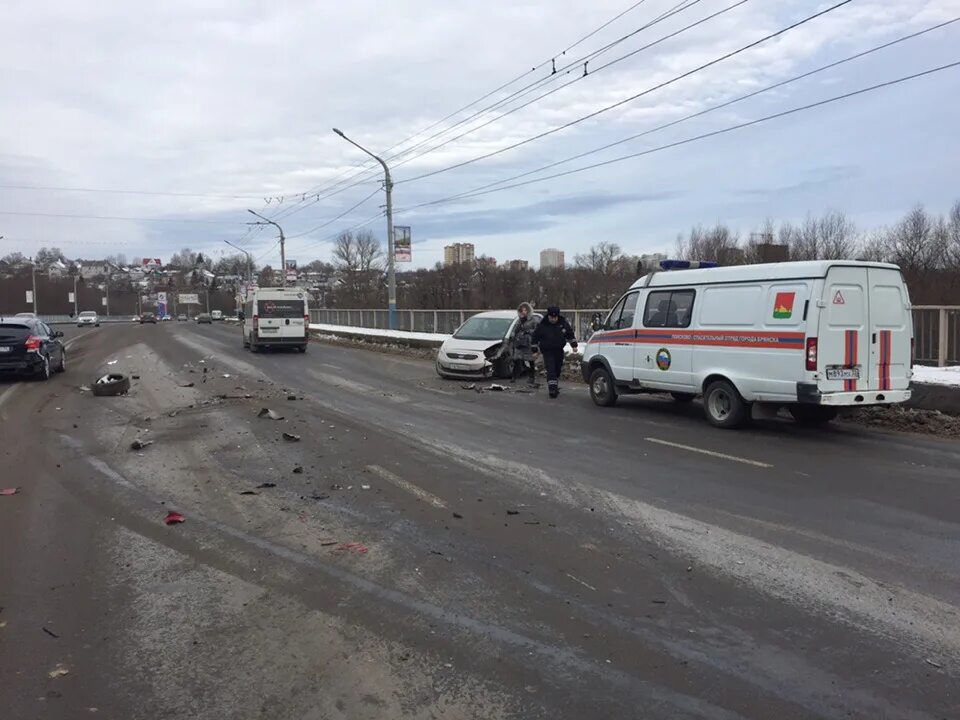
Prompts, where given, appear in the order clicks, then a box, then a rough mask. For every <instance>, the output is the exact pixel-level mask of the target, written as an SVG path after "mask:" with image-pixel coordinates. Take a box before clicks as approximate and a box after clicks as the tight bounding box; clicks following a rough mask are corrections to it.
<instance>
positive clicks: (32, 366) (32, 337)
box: [0, 318, 67, 380]
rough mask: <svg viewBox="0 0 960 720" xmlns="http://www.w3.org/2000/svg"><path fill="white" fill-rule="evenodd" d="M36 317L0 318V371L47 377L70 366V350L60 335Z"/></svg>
mask: <svg viewBox="0 0 960 720" xmlns="http://www.w3.org/2000/svg"><path fill="white" fill-rule="evenodd" d="M62 337H63V333H62V332H60V331H59V330H51V329H50V327H49V326H47V324H46V323H43V322H40V321H39V320H36V319H34V318H11V319H2V318H0V373H2V374H15V375H32V376H34V377H37V378H40V379H41V380H48V379H49V378H50V375H51V374H52V373H55V372H63V371H64V370H66V369H67V353H66V350H64V348H63V342H62V341H61V340H60V338H62Z"/></svg>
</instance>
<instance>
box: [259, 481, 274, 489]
mask: <svg viewBox="0 0 960 720" xmlns="http://www.w3.org/2000/svg"><path fill="white" fill-rule="evenodd" d="M276 486H277V484H276V483H272V482H262V483H260V484H259V485H257V489H260V488H272V487H276Z"/></svg>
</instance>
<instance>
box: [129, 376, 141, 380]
mask: <svg viewBox="0 0 960 720" xmlns="http://www.w3.org/2000/svg"><path fill="white" fill-rule="evenodd" d="M130 379H131V380H139V379H140V376H139V375H131V376H130Z"/></svg>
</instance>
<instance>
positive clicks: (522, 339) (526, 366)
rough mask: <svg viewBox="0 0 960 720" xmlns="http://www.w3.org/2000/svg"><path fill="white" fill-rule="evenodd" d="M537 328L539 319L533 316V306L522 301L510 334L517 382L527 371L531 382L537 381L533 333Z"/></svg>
mask: <svg viewBox="0 0 960 720" xmlns="http://www.w3.org/2000/svg"><path fill="white" fill-rule="evenodd" d="M536 329H537V320H536V318H535V317H533V306H532V305H530V303H526V302H525V303H520V307H518V308H517V324H516V325H514V326H513V334H512V335H511V336H510V357H511V359H512V360H513V377H512V378H511V380H510V382H516V381H517V379H518V378H519V377H520V376H521V375H523V374H524V373H525V372H529V373H530V384H531V385H533V384H534V383H536V381H537V371H536V367H535V366H534V364H533V333H534V331H535V330H536Z"/></svg>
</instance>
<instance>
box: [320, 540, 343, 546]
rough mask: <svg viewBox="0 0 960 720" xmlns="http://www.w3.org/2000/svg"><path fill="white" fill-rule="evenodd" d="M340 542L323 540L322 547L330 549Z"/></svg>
mask: <svg viewBox="0 0 960 720" xmlns="http://www.w3.org/2000/svg"><path fill="white" fill-rule="evenodd" d="M338 542H340V541H339V540H321V541H320V545H321V547H330V546H331V545H336V544H337V543H338Z"/></svg>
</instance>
